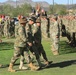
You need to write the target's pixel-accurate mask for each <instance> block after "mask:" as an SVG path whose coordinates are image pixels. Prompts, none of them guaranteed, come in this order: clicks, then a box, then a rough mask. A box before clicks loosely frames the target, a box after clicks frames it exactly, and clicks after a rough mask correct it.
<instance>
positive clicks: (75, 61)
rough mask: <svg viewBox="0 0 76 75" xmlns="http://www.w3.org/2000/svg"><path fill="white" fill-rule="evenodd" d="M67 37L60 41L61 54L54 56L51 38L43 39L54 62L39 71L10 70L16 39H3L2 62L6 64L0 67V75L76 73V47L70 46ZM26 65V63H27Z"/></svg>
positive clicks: (50, 58) (0, 60) (17, 63)
mask: <svg viewBox="0 0 76 75" xmlns="http://www.w3.org/2000/svg"><path fill="white" fill-rule="evenodd" d="M65 40H66V39H65V38H62V39H61V41H60V49H59V53H60V55H58V56H54V55H53V54H52V51H51V47H50V40H43V42H42V44H43V46H44V49H45V51H46V54H47V57H48V59H49V61H51V60H52V61H53V63H52V64H51V65H50V66H49V67H48V68H45V69H42V70H39V71H31V70H26V71H17V72H15V73H10V72H8V71H7V70H8V65H9V63H10V60H11V57H12V56H13V51H14V49H13V42H14V39H9V40H7V39H3V43H0V64H3V65H4V66H3V67H2V68H0V75H75V74H76V48H72V47H70V46H69V45H68V44H67V43H66V42H65ZM25 65H26V64H25ZM18 66H19V60H18V61H17V62H16V64H15V66H14V69H16V70H18Z"/></svg>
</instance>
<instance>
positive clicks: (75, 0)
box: [0, 0, 76, 4]
mask: <svg viewBox="0 0 76 75" xmlns="http://www.w3.org/2000/svg"><path fill="white" fill-rule="evenodd" d="M5 1H7V0H0V2H5ZM14 1H16V0H14ZM32 1H34V2H36V1H46V2H48V3H49V4H52V3H53V0H32ZM68 1H69V4H72V1H73V4H76V0H54V3H57V4H67V3H68Z"/></svg>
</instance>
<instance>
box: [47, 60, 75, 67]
mask: <svg viewBox="0 0 76 75" xmlns="http://www.w3.org/2000/svg"><path fill="white" fill-rule="evenodd" d="M73 64H76V60H70V61H63V62H59V63H52V64H50V65H49V66H46V68H54V67H60V68H64V67H67V66H71V65H73Z"/></svg>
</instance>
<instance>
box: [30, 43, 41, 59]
mask: <svg viewBox="0 0 76 75" xmlns="http://www.w3.org/2000/svg"><path fill="white" fill-rule="evenodd" d="M29 50H30V51H31V52H32V53H34V54H35V56H36V60H38V59H39V58H40V57H39V52H38V50H37V47H36V45H35V44H33V45H32V46H31V47H29Z"/></svg>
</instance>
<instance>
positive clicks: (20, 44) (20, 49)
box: [8, 19, 37, 72]
mask: <svg viewBox="0 0 76 75" xmlns="http://www.w3.org/2000/svg"><path fill="white" fill-rule="evenodd" d="M26 23H27V20H25V19H21V20H20V25H19V27H18V28H17V30H16V32H15V34H16V40H15V43H14V49H15V51H14V56H13V57H12V58H11V62H10V65H9V68H8V71H10V72H15V70H13V65H14V63H15V62H16V60H17V59H18V58H19V56H21V61H22V62H23V61H24V58H25V59H27V62H28V64H29V67H30V68H31V69H32V70H37V67H35V66H34V65H33V64H32V62H31V58H30V55H29V53H28V49H27V46H26V43H27V41H26V39H27V38H26V37H27V36H26V30H25V25H26ZM28 45H30V44H29V43H28ZM21 67H23V64H22V66H21ZM21 69H22V68H21Z"/></svg>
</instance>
